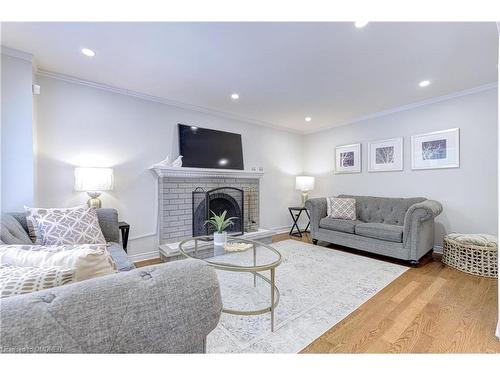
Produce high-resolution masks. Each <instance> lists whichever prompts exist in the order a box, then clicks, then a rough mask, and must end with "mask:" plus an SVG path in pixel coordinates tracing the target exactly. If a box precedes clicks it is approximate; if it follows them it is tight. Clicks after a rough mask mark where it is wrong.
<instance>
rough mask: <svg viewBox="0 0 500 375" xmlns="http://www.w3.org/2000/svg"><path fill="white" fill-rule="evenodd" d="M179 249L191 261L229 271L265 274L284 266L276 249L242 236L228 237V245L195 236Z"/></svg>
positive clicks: (207, 237) (210, 238)
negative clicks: (191, 259) (198, 261)
mask: <svg viewBox="0 0 500 375" xmlns="http://www.w3.org/2000/svg"><path fill="white" fill-rule="evenodd" d="M179 250H180V252H181V253H182V254H183V255H184V256H186V257H188V258H193V259H200V260H203V261H205V262H207V263H209V264H210V265H212V266H214V267H215V268H218V269H222V270H229V271H242V272H258V271H265V270H269V269H272V268H276V267H277V266H278V265H279V264H280V263H281V254H280V253H279V251H278V250H276V249H275V248H274V247H272V246H270V245H266V244H263V243H261V242H258V241H253V240H250V239H244V238H239V237H229V236H228V237H227V242H226V244H225V245H215V244H214V239H213V236H199V237H193V238H189V239H187V240H184V241H182V242H181V243H180V244H179Z"/></svg>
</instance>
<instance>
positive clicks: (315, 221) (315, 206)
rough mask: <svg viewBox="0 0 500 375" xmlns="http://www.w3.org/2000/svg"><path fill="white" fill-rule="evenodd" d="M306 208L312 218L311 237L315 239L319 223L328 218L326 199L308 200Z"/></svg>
mask: <svg viewBox="0 0 500 375" xmlns="http://www.w3.org/2000/svg"><path fill="white" fill-rule="evenodd" d="M305 207H306V208H307V210H308V211H309V214H310V216H311V227H310V228H311V235H312V238H314V235H315V233H316V232H317V231H318V229H319V221H320V220H321V219H322V218H324V217H326V215H327V212H326V198H312V199H308V200H307V202H306V204H305Z"/></svg>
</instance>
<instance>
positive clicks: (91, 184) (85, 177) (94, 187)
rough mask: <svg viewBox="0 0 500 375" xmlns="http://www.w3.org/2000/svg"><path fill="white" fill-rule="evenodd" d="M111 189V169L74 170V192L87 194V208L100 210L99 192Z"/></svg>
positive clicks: (112, 181)
mask: <svg viewBox="0 0 500 375" xmlns="http://www.w3.org/2000/svg"><path fill="white" fill-rule="evenodd" d="M113 187H114V177H113V168H80V167H79V168H75V190H76V191H86V192H87V194H88V195H89V197H90V199H89V200H88V201H87V204H88V205H89V207H95V208H101V206H102V202H101V200H100V199H99V196H100V195H101V192H102V191H108V190H113Z"/></svg>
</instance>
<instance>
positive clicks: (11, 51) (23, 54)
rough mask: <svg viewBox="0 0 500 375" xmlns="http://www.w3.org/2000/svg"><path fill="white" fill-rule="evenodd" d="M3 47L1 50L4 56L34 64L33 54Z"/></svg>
mask: <svg viewBox="0 0 500 375" xmlns="http://www.w3.org/2000/svg"><path fill="white" fill-rule="evenodd" d="M1 47H2V48H1V53H2V55H6V56H10V57H15V58H17V59H21V60H25V61H28V62H30V63H33V55H32V54H31V53H28V52H24V51H19V50H17V49H14V48H9V47H5V46H1Z"/></svg>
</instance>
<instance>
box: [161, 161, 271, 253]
mask: <svg viewBox="0 0 500 375" xmlns="http://www.w3.org/2000/svg"><path fill="white" fill-rule="evenodd" d="M153 171H154V172H155V174H156V175H157V177H158V237H159V238H158V240H159V243H160V245H164V244H172V243H177V242H180V241H182V240H184V239H186V238H189V237H191V236H193V234H195V233H198V232H195V231H194V228H195V225H194V220H195V215H196V209H197V208H198V205H197V206H196V207H195V209H194V210H193V206H194V204H195V203H196V202H194V201H193V198H194V194H193V192H194V191H195V190H197V191H198V192H200V191H203V193H202V194H199V195H200V196H202V197H204V198H205V199H206V197H205V196H204V194H206V193H207V192H210V191H213V193H215V194H219V195H214V199H213V200H212V201H211V202H213V204H216V205H218V207H225V206H226V207H227V206H228V203H233V201H232V200H234V201H238V199H241V200H240V211H241V217H242V221H240V223H242V225H241V224H240V226H238V227H237V228H236V229H238V230H239V233H240V234H241V233H242V232H244V233H253V232H257V231H258V230H259V200H260V196H259V185H260V183H259V180H260V178H261V177H262V175H263V172H261V171H240V170H225V169H205V168H188V167H177V168H176V167H161V168H154V169H153ZM223 188H225V189H226V190H224V189H223ZM238 191H241V192H242V194H241V198H240V197H239V196H238V194H237V192H238ZM220 194H225V195H220ZM228 196H229V197H230V198H228ZM222 198H223V199H222ZM201 201H202V199H201V200H200V203H201ZM224 201H225V202H224ZM209 202H210V201H209ZM241 202H242V204H241ZM204 206H205V205H203V206H202V207H204ZM200 210H202V208H201V209H200ZM193 211H194V213H195V215H193ZM235 212H236V215H234V214H230V215H229V216H238V215H237V214H238V210H235ZM205 213H206V207H205ZM228 214H229V211H228ZM201 220H203V221H204V220H206V218H205V216H203V219H199V218H198V219H197V222H199V221H201ZM241 226H242V227H243V228H241ZM236 229H235V228H232V229H230V231H231V232H233V231H235V230H236ZM241 229H243V230H242V231H240V230H241ZM201 234H206V232H203V233H201Z"/></svg>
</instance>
